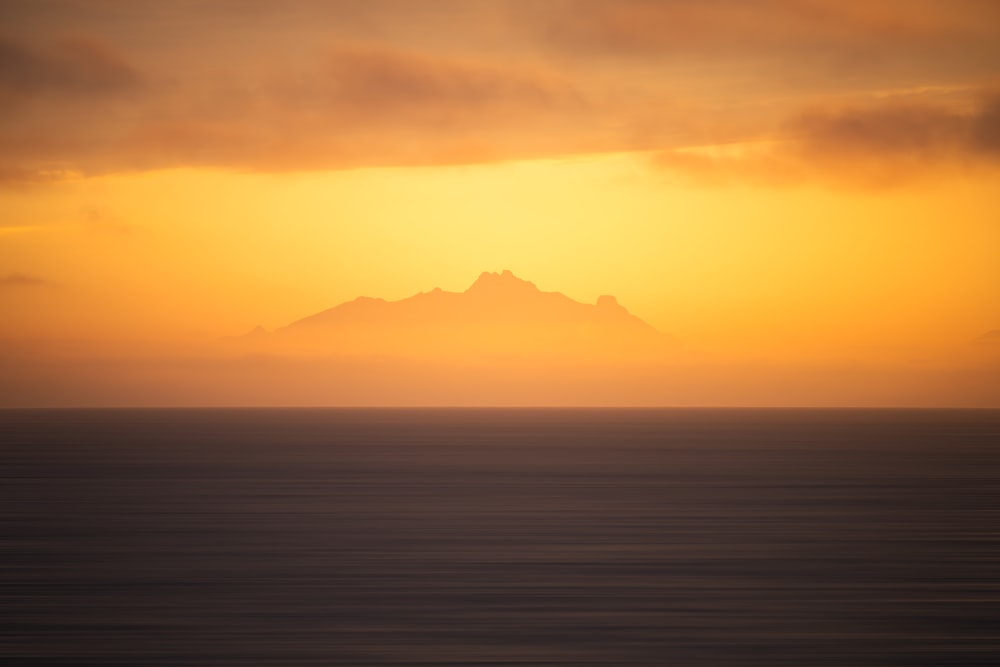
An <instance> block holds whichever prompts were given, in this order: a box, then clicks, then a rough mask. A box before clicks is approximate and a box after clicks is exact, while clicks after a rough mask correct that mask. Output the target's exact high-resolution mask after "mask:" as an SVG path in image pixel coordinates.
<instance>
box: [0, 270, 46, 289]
mask: <svg viewBox="0 0 1000 667" xmlns="http://www.w3.org/2000/svg"><path fill="white" fill-rule="evenodd" d="M55 286H56V283H54V282H52V281H51V280H48V279H46V278H42V277H40V276H36V275H32V274H30V273H16V272H15V273H8V274H6V275H3V276H0V288H22V287H27V288H34V287H55Z"/></svg>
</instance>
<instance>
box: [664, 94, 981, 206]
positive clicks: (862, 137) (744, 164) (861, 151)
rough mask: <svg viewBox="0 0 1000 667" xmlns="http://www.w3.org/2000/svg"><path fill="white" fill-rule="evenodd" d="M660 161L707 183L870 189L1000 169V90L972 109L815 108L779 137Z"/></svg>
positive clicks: (682, 152) (668, 154) (683, 152)
mask: <svg viewBox="0 0 1000 667" xmlns="http://www.w3.org/2000/svg"><path fill="white" fill-rule="evenodd" d="M653 162H654V164H655V165H657V166H658V167H660V168H663V169H668V170H672V171H674V172H677V173H680V174H682V175H686V176H689V177H693V178H695V179H696V180H700V181H702V182H704V183H713V184H721V183H728V182H734V181H737V182H751V183H756V184H764V185H788V184H795V183H800V182H825V183H832V184H837V185H850V186H862V187H882V186H893V185H901V184H905V183H908V182H910V181H912V180H918V179H922V178H925V177H928V176H941V175H942V174H943V173H952V174H956V173H964V172H967V171H969V170H975V169H982V168H988V169H992V168H998V167H1000V95H997V94H996V93H990V94H985V95H983V96H982V97H981V99H980V101H979V103H978V104H977V105H976V106H974V107H973V108H971V109H955V108H949V107H946V106H942V105H933V104H919V103H910V104H898V103H894V102H892V101H890V102H888V103H885V104H881V105H876V106H869V107H865V108H814V109H809V110H806V111H803V112H801V113H799V114H797V115H796V116H794V117H793V118H791V119H789V120H788V121H787V122H786V123H785V124H784V126H783V128H782V130H781V131H780V132H779V133H778V134H777V136H776V140H774V141H770V142H764V143H761V144H757V145H748V146H737V147H735V148H733V149H730V150H726V149H724V148H720V149H712V148H711V147H709V148H705V149H693V150H692V149H672V150H667V151H663V152H660V153H658V154H657V155H656V156H655V157H654V160H653Z"/></svg>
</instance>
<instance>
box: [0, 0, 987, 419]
mask: <svg viewBox="0 0 1000 667" xmlns="http://www.w3.org/2000/svg"><path fill="white" fill-rule="evenodd" d="M237 5H238V6H237ZM751 6H752V7H753V9H752V10H751ZM0 25H2V26H3V28H2V30H0V108H2V111H0V312H2V313H3V315H2V317H0V338H2V341H3V350H2V351H0V375H3V376H5V379H3V380H2V381H0V404H3V405H90V404H95V405H125V404H143V405H161V404H162V405H177V404H185V405H187V404H193V405H216V404H224V405H232V404H272V403H274V404H282V405H288V404H307V405H323V404H350V405H369V404H371V405H386V404H388V405H397V404H402V405H420V404H434V405H451V404H485V405H492V404H502V405H511V404H513V405H539V404H556V405H575V404H587V405H593V404H613V405H803V404H805V405H862V406H868V405H941V406H994V407H995V406H1000V343H998V338H997V337H996V336H990V335H988V334H989V332H991V331H994V330H997V329H1000V189H998V188H997V183H998V182H1000V180H998V179H1000V87H998V86H1000V83H998V82H1000V6H998V5H997V4H996V3H993V2H988V1H978V0H963V1H959V2H947V3H945V2H930V1H928V2H916V1H912V0H911V1H906V2H904V1H902V0H900V1H895V0H886V1H883V2H878V3H874V4H872V3H854V2H827V1H825V0H785V1H775V2H766V3H750V4H748V3H742V2H735V1H733V2H730V1H726V0H719V1H718V2H706V3H689V2H679V1H678V2H674V1H671V0H664V1H660V2H654V1H652V0H616V1H610V0H609V1H607V2H603V1H601V0H579V1H570V0H553V1H552V2H543V3H526V2H518V1H516V0H509V1H503V0H496V1H488V0H483V1H481V2H474V1H473V2H467V1H459V0H439V1H433V2H420V3H417V2H395V1H393V0H379V1H374V2H364V3H356V2H312V1H310V0H295V1H292V2H287V3H264V2H249V3H245V4H240V3H228V2H223V1H221V0H220V1H218V2H200V3H194V2H170V3H134V2H115V1H108V2H72V1H70V0H64V1H56V0H38V1H32V2H28V1H24V2H18V1H11V2H5V3H3V4H2V6H0ZM505 269H507V270H510V271H511V272H512V273H513V274H514V275H516V276H517V277H518V278H520V279H523V280H527V281H531V282H533V283H534V284H535V285H536V286H537V288H538V289H539V290H541V291H542V292H559V293H562V294H564V295H565V296H566V297H568V298H569V299H572V300H573V301H576V302H580V303H583V304H595V303H596V302H597V301H598V298H599V297H600V296H601V295H614V297H616V299H617V302H618V303H619V304H621V306H623V307H624V308H626V309H627V310H628V312H629V313H631V314H633V315H635V316H637V317H638V318H640V319H642V320H643V321H645V322H646V323H648V324H649V325H651V326H652V327H654V328H655V329H656V330H658V331H659V332H661V333H663V334H664V335H665V336H668V337H669V338H670V339H671V340H672V341H673V343H672V347H671V350H670V352H669V353H668V354H663V355H659V356H655V355H654V356H655V358H654V357H643V358H631V359H628V360H623V359H622V358H618V357H615V359H616V360H614V361H608V360H602V361H600V363H597V362H595V361H594V357H595V355H594V353H593V352H592V351H587V352H586V353H583V352H581V354H580V358H574V359H573V360H571V361H572V363H570V362H569V361H566V360H565V359H561V360H560V359H557V358H556V357H551V358H538V357H537V355H534V356H532V355H530V354H527V352H526V353H525V354H524V355H520V356H519V355H517V354H515V352H516V350H514V351H512V352H510V354H512V355H513V357H517V360H516V361H513V362H512V361H510V360H509V359H508V360H505V361H504V362H503V363H502V364H499V365H497V364H496V363H495V360H492V359H491V358H487V357H484V356H483V355H482V354H480V352H481V351H477V348H475V346H474V345H471V344H470V345H471V347H469V349H468V350H466V352H467V354H458V352H459V351H461V350H465V348H464V347H463V346H462V345H457V344H456V345H446V346H445V347H448V348H449V349H453V350H455V351H456V355H455V358H451V357H449V358H448V359H447V360H444V361H440V360H439V361H440V363H441V364H443V366H441V365H438V366H427V367H425V366H421V365H419V364H418V365H414V364H417V363H418V362H415V361H413V359H412V358H411V357H413V356H414V353H413V350H414V346H412V345H411V346H410V347H409V348H407V349H408V350H410V351H409V352H407V353H406V354H402V353H399V354H398V355H394V354H388V353H385V351H384V350H383V351H381V352H380V351H379V350H366V351H365V352H364V354H362V353H361V352H360V351H358V350H352V349H338V350H337V352H336V354H334V353H330V354H329V355H326V354H324V355H322V357H323V358H322V359H314V360H313V362H310V363H309V364H307V367H303V366H302V364H304V363H305V362H303V361H301V359H298V360H289V350H287V349H282V350H277V349H271V348H254V349H253V350H246V349H243V348H239V347H238V345H236V347H234V346H233V345H232V344H231V343H232V340H231V339H232V338H234V337H239V336H243V335H244V334H247V333H248V332H250V331H251V330H253V329H254V328H255V327H257V326H261V327H263V329H265V330H266V331H268V332H272V331H274V330H276V329H280V328H282V327H285V326H287V325H289V324H291V323H293V322H295V321H297V320H300V319H303V318H306V317H308V316H310V315H313V314H315V313H319V312H321V311H324V310H326V309H329V308H332V307H334V306H337V305H338V304H341V303H344V302H349V301H352V300H354V299H356V298H357V297H359V296H368V297H375V298H382V299H386V300H389V301H397V300H401V299H405V298H407V297H410V296H412V295H414V294H417V293H418V292H429V291H431V290H433V289H434V288H441V289H442V290H444V291H447V292H456V293H461V292H464V291H465V290H467V289H468V288H469V286H470V285H471V284H472V283H473V282H474V281H475V280H476V277H477V276H479V275H480V274H481V273H482V272H484V271H487V272H500V271H502V270H505ZM393 335H394V336H398V337H401V338H404V339H405V338H406V337H407V336H411V337H412V340H414V341H419V338H418V337H416V334H414V333H413V332H412V331H409V332H408V331H407V330H398V331H396V332H395V333H394V334H393ZM444 335H445V334H442V336H444ZM609 340H610V339H609ZM438 342H439V341H438ZM465 342H468V340H467V339H466V341H465ZM612 342H613V341H612ZM435 344H436V343H435ZM609 344H610V343H609ZM427 345H428V346H430V345H431V342H428V343H427ZM416 347H417V348H419V347H420V345H417V346H416ZM525 350H527V348H525ZM417 351H418V352H419V350H417ZM290 356H291V357H295V355H294V354H291V355H290ZM299 356H300V357H301V355H299ZM416 356H418V357H419V356H420V355H419V354H417V355H416ZM598 356H599V355H598ZM611 356H612V357H614V356H615V355H611ZM522 357H523V358H522ZM310 358H311V357H310ZM373 359H377V362H376V361H372V360H373ZM419 363H425V362H419ZM435 363H437V362H435ZM373 364H374V365H373ZM442 368H443V369H444V370H442ZM348 369H350V370H348ZM279 385H280V391H279V389H278V388H276V387H278V386H279ZM254 387H256V388H257V389H254Z"/></svg>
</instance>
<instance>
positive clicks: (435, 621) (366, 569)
mask: <svg viewBox="0 0 1000 667" xmlns="http://www.w3.org/2000/svg"><path fill="white" fill-rule="evenodd" d="M0 441H2V442H3V448H2V450H0V451H2V457H3V465H2V466H0V470H2V472H0V475H2V477H3V479H2V483H0V527H2V531H0V534H2V536H3V537H2V538H0V547H2V550H3V553H4V561H5V563H6V564H5V566H4V568H3V570H2V571H0V578H2V580H0V589H2V590H3V591H4V593H3V601H2V603H0V628H2V629H0V657H2V658H4V659H5V660H6V661H7V664H18V665H75V664H89V665H178V664H191V665H418V664H420V665H565V666H571V665H573V666H575V665H644V666H649V667H653V666H663V665H683V666H688V667H700V666H721V665H762V666H764V665H767V666H774V665H789V666H791V665H831V666H832V665H838V666H865V665H898V666H904V665H906V666H914V665H942V666H944V665H948V666H956V665H979V664H983V665H985V664H995V661H996V659H997V657H998V656H1000V640H998V639H997V634H996V627H997V624H996V623H997V618H998V608H1000V590H998V588H997V581H998V580H1000V562H998V553H1000V534H998V533H997V531H996V526H997V523H998V521H997V520H998V516H997V515H998V509H1000V497H998V496H1000V491H998V490H997V489H998V486H997V479H998V477H1000V449H998V448H997V447H996V444H997V443H998V442H1000V413H998V412H997V411H965V410H959V411H940V410H928V411H915V410H381V409H380V410H305V409H295V410H6V411H0Z"/></svg>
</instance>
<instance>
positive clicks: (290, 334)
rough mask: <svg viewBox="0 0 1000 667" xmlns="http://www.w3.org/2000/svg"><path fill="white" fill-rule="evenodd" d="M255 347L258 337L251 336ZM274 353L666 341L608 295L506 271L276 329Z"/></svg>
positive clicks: (587, 348) (620, 348) (591, 350)
mask: <svg viewBox="0 0 1000 667" xmlns="http://www.w3.org/2000/svg"><path fill="white" fill-rule="evenodd" d="M254 339H255V340H258V341H260V340H261V339H262V336H261V335H260V332H257V333H255V334H254ZM267 339H268V340H267V344H268V345H269V347H270V349H272V350H281V351H284V352H290V353H303V354H310V355H315V354H323V355H337V356H368V357H370V356H385V357H414V358H427V357H444V358H454V357H469V356H473V357H482V356H488V357H498V356H499V357H545V358H549V359H553V358H555V359H565V358H574V357H583V358H586V359H600V358H605V357H613V358H619V357H629V356H635V355H639V354H650V353H655V352H659V351H663V350H664V349H665V348H666V347H668V346H669V338H667V337H666V336H664V335H662V334H660V333H659V332H658V331H656V330H655V329H654V328H653V327H651V326H650V325H649V324H647V323H646V322H644V321H642V320H641V319H639V318H638V317H636V316H635V315H632V314H631V313H629V312H628V311H627V310H626V309H625V308H624V307H622V306H621V305H620V304H619V303H618V301H617V300H616V299H615V298H614V297H613V296H602V297H600V298H599V299H598V300H597V302H596V303H595V304H585V303H580V302H577V301H574V300H572V299H570V298H569V297H567V296H566V295H564V294H561V293H559V292H543V291H541V290H539V289H538V288H537V287H536V286H535V284H534V283H531V282H528V281H526V280H522V279H520V278H518V277H517V276H515V275H514V274H513V273H511V272H510V271H503V272H502V273H489V272H485V273H483V274H482V275H480V276H479V278H478V279H477V280H476V281H475V282H474V283H473V284H472V286H470V287H469V289H467V290H466V291H464V292H446V291H444V290H442V289H440V288H436V289H434V290H432V291H430V292H421V293H419V294H415V295H414V296H411V297H409V298H406V299H402V300H399V301H386V300H384V299H376V298H370V297H359V298H357V299H355V300H354V301H349V302H347V303H342V304H340V305H338V306H335V307H333V308H330V309H328V310H324V311H322V312H320V313H317V314H315V315H311V316H309V317H306V318H304V319H301V320H298V321H296V322H293V323H291V324H289V325H288V326H285V327H282V328H279V329H277V330H276V331H275V332H274V333H273V334H270V335H269V336H267Z"/></svg>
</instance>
